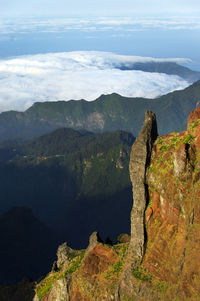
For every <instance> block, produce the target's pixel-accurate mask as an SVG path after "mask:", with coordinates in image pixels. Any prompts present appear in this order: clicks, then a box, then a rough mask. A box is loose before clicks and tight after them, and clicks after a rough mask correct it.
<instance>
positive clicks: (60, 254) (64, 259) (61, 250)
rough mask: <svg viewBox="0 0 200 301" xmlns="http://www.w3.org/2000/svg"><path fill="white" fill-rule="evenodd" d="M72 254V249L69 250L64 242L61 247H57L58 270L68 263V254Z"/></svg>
mask: <svg viewBox="0 0 200 301" xmlns="http://www.w3.org/2000/svg"><path fill="white" fill-rule="evenodd" d="M72 252H74V250H73V249H71V248H70V247H69V246H68V245H67V243H66V242H64V243H63V244H62V245H60V246H59V247H58V250H57V258H58V259H57V267H58V269H60V268H61V267H62V266H63V264H66V263H68V262H69V259H68V258H69V254H70V253H72Z"/></svg>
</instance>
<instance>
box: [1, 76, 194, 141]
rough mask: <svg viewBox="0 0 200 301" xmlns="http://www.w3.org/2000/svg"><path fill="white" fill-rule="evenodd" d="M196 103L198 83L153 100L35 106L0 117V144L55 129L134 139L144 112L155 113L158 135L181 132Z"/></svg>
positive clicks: (108, 98)
mask: <svg viewBox="0 0 200 301" xmlns="http://www.w3.org/2000/svg"><path fill="white" fill-rule="evenodd" d="M199 101H200V81H197V82H196V83H194V84H192V85H191V86H190V87H188V88H186V89H184V90H181V91H175V92H172V93H169V94H167V95H164V96H161V97H159V98H156V99H145V98H127V97H122V96H120V95H118V94H115V93H113V94H111V95H102V96H100V97H99V98H98V99H96V100H95V101H92V102H87V101H85V100H80V101H73V100H71V101H68V102H65V101H57V102H44V103H39V102H36V103H35V104H34V105H33V106H32V107H30V108H29V109H28V110H26V111H25V112H15V111H8V112H3V113H1V114H0V141H3V140H9V139H11V140H13V139H15V140H16V139H31V138H33V137H38V136H40V135H43V134H45V133H48V132H51V131H52V130H55V129H56V128H61V127H71V128H74V129H85V130H87V131H91V132H105V131H114V130H125V131H129V132H131V133H132V134H133V135H134V136H137V134H138V132H139V129H140V127H141V125H142V120H143V116H144V112H145V110H148V109H149V110H152V111H153V112H155V113H156V115H157V119H158V124H159V129H158V130H159V133H160V134H166V133H169V132H172V131H175V130H179V129H182V128H183V126H184V124H185V123H186V119H187V116H188V114H189V113H190V111H191V110H193V109H194V108H195V107H196V104H197V103H198V102H199Z"/></svg>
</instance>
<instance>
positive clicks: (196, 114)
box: [187, 107, 200, 131]
mask: <svg viewBox="0 0 200 301" xmlns="http://www.w3.org/2000/svg"><path fill="white" fill-rule="evenodd" d="M198 119H200V107H198V108H196V109H195V110H194V111H191V113H190V115H189V117H188V122H187V130H188V131H189V130H190V126H191V125H192V124H193V123H194V122H195V121H196V120H198Z"/></svg>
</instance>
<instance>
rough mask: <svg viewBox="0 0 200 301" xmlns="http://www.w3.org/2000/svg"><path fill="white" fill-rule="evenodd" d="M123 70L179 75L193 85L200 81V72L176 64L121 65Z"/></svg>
mask: <svg viewBox="0 0 200 301" xmlns="http://www.w3.org/2000/svg"><path fill="white" fill-rule="evenodd" d="M119 69H121V70H140V71H145V72H157V73H165V74H169V75H177V76H180V77H182V78H184V79H185V80H187V81H189V82H190V83H193V82H195V81H197V80H199V79H200V72H198V71H193V70H191V69H189V68H187V67H184V66H181V65H179V64H177V63H174V62H146V63H145V62H144V63H139V62H138V63H133V64H132V65H129V66H127V65H125V64H124V65H123V64H122V65H120V66H119Z"/></svg>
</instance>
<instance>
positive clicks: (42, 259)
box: [0, 207, 61, 284]
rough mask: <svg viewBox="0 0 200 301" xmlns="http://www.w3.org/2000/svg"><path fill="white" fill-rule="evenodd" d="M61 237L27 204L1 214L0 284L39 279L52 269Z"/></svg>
mask: <svg viewBox="0 0 200 301" xmlns="http://www.w3.org/2000/svg"><path fill="white" fill-rule="evenodd" d="M60 242H61V237H59V235H58V234H57V233H56V232H55V231H53V230H52V229H50V228H49V227H47V226H46V225H45V224H44V223H42V222H41V221H39V220H38V219H37V218H36V217H35V216H34V215H33V214H32V212H31V210H30V209H28V208H25V207H15V208H12V209H10V210H9V211H8V212H6V213H5V214H3V215H2V216H0V258H1V273H0V284H8V283H15V282H17V281H21V280H22V278H24V277H32V278H33V279H37V278H38V277H40V276H41V275H44V273H46V271H48V269H50V268H51V265H52V261H53V260H54V258H55V252H56V249H57V246H58V244H59V243H60Z"/></svg>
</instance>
